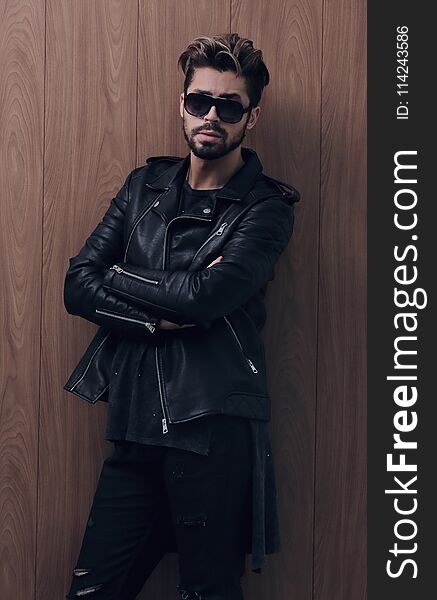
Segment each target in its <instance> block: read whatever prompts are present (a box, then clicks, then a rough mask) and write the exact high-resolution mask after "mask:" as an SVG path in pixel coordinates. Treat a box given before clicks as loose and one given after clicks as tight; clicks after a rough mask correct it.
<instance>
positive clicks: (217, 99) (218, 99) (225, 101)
mask: <svg viewBox="0 0 437 600" xmlns="http://www.w3.org/2000/svg"><path fill="white" fill-rule="evenodd" d="M188 96H202V97H204V98H210V99H211V100H212V102H211V105H210V106H209V108H208V109H207V110H206V111H205V112H204V113H203V115H194V114H193V113H191V112H190V111H189V110H188V109H187V98H188ZM229 102H232V104H238V106H240V107H241V110H242V113H241V117H240V118H239V119H238V121H227V120H226V119H223V117H222V115H221V114H220V106H221V105H223V104H228V103H229ZM213 106H215V109H216V111H217V115H218V116H219V118H220V120H221V121H223V122H224V123H232V124H235V123H239V122H240V121H241V119H242V118H243V116H244V115H245V114H246V113H247V112H249V111H250V110H251V109H252V108H253V106H252V104H249V106H248V107H247V108H244V106H243V105H242V104H241V102H239V101H238V100H232V99H231V98H222V97H221V96H211V95H210V94H200V93H199V92H189V93H188V94H185V93H184V108H185V110H186V111H187V113H188V114H189V115H191V116H192V117H198V118H200V117H204V116H205V115H207V114H208V113H209V111H210V110H211V108H212V107H213Z"/></svg>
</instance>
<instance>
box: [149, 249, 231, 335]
mask: <svg viewBox="0 0 437 600" xmlns="http://www.w3.org/2000/svg"><path fill="white" fill-rule="evenodd" d="M222 258H223V256H219V257H218V258H216V259H214V260H213V261H212V263H210V264H209V265H208V267H207V268H209V267H212V265H215V263H218V262H220V261H221V259H222ZM156 326H157V327H158V329H182V327H195V326H196V323H185V324H184V325H178V324H177V323H172V322H171V321H166V320H165V319H160V320H159V321H158V323H157V324H156Z"/></svg>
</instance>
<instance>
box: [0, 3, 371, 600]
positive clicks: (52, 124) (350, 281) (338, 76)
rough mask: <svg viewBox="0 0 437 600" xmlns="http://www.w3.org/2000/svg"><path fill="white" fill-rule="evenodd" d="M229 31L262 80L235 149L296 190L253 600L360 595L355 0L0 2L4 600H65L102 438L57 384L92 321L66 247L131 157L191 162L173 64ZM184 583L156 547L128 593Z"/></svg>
mask: <svg viewBox="0 0 437 600" xmlns="http://www.w3.org/2000/svg"><path fill="white" fill-rule="evenodd" d="M229 30H231V31H237V32H238V33H240V35H244V36H248V37H250V38H251V39H253V40H254V43H255V45H256V46H257V47H260V48H262V49H263V52H264V57H265V61H266V64H267V66H268V67H269V70H270V73H271V77H272V81H271V84H270V85H269V86H268V87H267V88H266V89H265V93H264V97H263V99H262V103H261V107H262V113H261V118H260V121H259V122H258V124H257V126H256V128H255V130H254V131H251V132H249V133H248V134H247V136H246V139H245V141H244V145H247V146H250V147H253V148H255V149H256V151H257V152H258V154H259V156H260V158H261V160H262V162H263V164H264V168H265V171H266V172H267V173H268V174H270V175H272V176H274V177H278V178H280V179H283V180H285V181H289V182H290V183H292V184H294V185H295V186H296V187H297V188H298V189H299V190H300V192H301V194H302V199H301V202H300V204H298V205H297V208H296V228H295V232H294V236H293V238H292V241H291V243H290V245H289V247H288V248H287V250H286V252H285V253H284V254H283V256H282V257H281V259H280V261H279V263H278V265H277V268H276V277H275V279H274V280H273V282H271V284H270V286H269V288H268V294H267V302H268V318H267V323H266V327H265V329H264V330H263V337H264V340H265V343H266V349H267V357H268V369H269V385H270V389H271V393H272V398H273V402H272V412H273V415H272V423H271V434H272V442H273V449H274V453H275V460H276V465H277V483H278V491H279V501H280V510H281V517H282V518H281V522H282V526H283V527H282V541H283V550H282V552H281V553H280V554H276V555H273V556H270V557H268V565H267V568H266V569H265V571H264V573H263V575H262V576H259V575H256V574H253V573H251V572H250V570H248V572H247V574H246V576H245V578H244V588H245V590H246V597H247V599H248V600H249V599H250V600H261V599H262V600H265V599H266V598H269V599H270V600H310V599H311V600H334V599H335V600H362V599H364V598H365V597H366V583H365V579H366V514H365V511H366V503H365V498H366V445H365V435H366V407H365V398H366V376H365V368H366V338H365V332H366V105H365V102H366V97H365V90H366V6H365V3H363V2H360V0H349V1H348V2H340V0H270V1H269V2H268V3H266V2H263V1H262V0H252V1H251V0H226V1H223V0H184V1H182V2H176V0H124V1H120V0H74V1H70V0H14V1H13V0H1V2H0V74H1V77H0V134H1V140H2V143H1V145H0V186H1V187H0V189H1V198H0V202H1V211H0V252H1V257H2V259H1V266H0V271H1V282H2V285H1V287H0V307H1V332H2V337H1V346H0V348H1V350H0V352H1V355H0V356H1V358H0V477H1V480H0V597H1V598H5V599H7V600H47V599H48V598H50V599H52V598H53V599H56V600H57V599H61V598H64V596H65V594H66V592H67V588H68V586H69V583H70V578H71V570H72V568H73V566H74V562H75V560H76V557H77V554H78V551H79V547H80V542H81V538H82V534H83V530H84V526H85V520H86V517H87V514H88V511H89V507H90V504H91V501H92V497H93V494H94V490H95V485H96V482H97V478H98V475H99V472H100V468H101V464H102V461H103V459H104V458H105V457H106V456H108V455H109V454H110V453H111V451H112V445H111V444H110V443H109V442H106V441H105V440H104V439H103V429H104V424H105V411H106V405H105V404H103V403H98V404H97V405H95V406H91V405H88V404H87V403H86V402H84V401H81V400H80V399H78V398H75V397H73V396H72V395H71V394H68V393H67V392H65V391H64V390H63V388H62V386H63V384H64V383H65V381H66V378H67V376H68V375H69V373H70V371H71V369H72V368H73V366H74V365H75V364H76V362H77V360H78V359H79V357H80V356H81V354H82V352H83V351H84V349H85V347H86V345H87V343H88V341H89V339H90V338H91V336H92V334H93V332H94V331H95V326H94V325H92V324H91V323H87V322H85V321H83V320H82V319H78V318H76V317H72V316H70V315H68V314H67V313H66V311H65V310H64V307H63V302H62V290H63V280H64V276H65V271H66V270H67V268H68V258H69V257H70V256H73V255H75V254H76V253H77V251H78V250H79V248H80V247H81V245H82V244H83V241H84V240H85V238H86V237H87V236H88V235H89V233H91V231H92V230H93V229H94V227H95V225H96V224H97V222H98V220H99V219H100V218H101V216H102V215H103V213H104V212H105V210H106V207H107V205H108V203H109V201H110V199H111V198H112V196H113V195H114V194H115V193H116V191H117V190H118V189H119V188H120V187H121V185H122V183H123V181H124V178H125V177H126V175H127V174H128V172H129V171H130V170H131V169H132V168H134V167H135V166H138V165H141V164H143V163H144V161H145V158H146V157H147V156H150V155H158V154H178V155H180V156H184V155H185V154H187V147H186V145H185V141H184V139H183V135H182V130H181V122H180V117H179V111H178V103H179V100H178V97H179V93H180V91H181V90H182V82H183V79H182V74H181V73H180V72H179V71H177V68H176V62H177V58H178V56H179V54H180V52H181V51H182V50H183V49H184V48H185V46H186V44H187V43H188V42H189V41H190V40H191V39H193V38H194V37H197V36H198V35H214V34H217V33H223V32H227V31H229ZM176 580H177V562H176V556H175V555H168V556H166V557H165V558H164V559H163V561H162V562H161V563H160V565H159V566H158V567H157V569H156V570H155V572H154V573H153V575H152V577H151V578H150V580H149V581H148V582H147V584H146V586H145V589H144V590H143V593H142V595H141V598H146V596H147V598H150V599H151V600H166V599H168V600H170V599H171V598H174V597H175V594H176V592H175V585H176Z"/></svg>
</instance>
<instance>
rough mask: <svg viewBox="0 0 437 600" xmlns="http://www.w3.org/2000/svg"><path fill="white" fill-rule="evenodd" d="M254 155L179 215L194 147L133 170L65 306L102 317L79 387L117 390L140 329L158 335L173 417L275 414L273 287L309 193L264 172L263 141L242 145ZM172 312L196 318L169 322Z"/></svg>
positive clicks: (82, 392)
mask: <svg viewBox="0 0 437 600" xmlns="http://www.w3.org/2000/svg"><path fill="white" fill-rule="evenodd" d="M242 157H243V159H244V160H245V164H244V166H243V167H242V168H241V169H240V170H239V171H238V172H237V173H236V174H235V175H234V176H233V177H232V178H231V179H230V180H229V182H228V183H227V185H225V186H224V187H223V188H221V189H219V190H217V192H213V193H212V194H211V195H210V196H206V197H205V201H204V202H205V205H204V206H203V205H196V206H195V208H193V209H192V210H191V211H190V212H187V213H186V214H184V215H180V216H176V217H175V216H174V215H176V214H177V206H178V201H179V193H180V190H181V186H182V184H183V181H184V179H185V176H186V173H187V170H188V166H189V163H190V154H188V155H187V156H186V157H185V158H179V157H173V156H158V157H150V158H148V159H147V161H146V164H145V165H143V166H141V167H138V168H136V169H134V170H133V171H132V172H131V173H130V174H129V175H128V177H127V179H126V181H125V183H124V185H123V187H122V188H121V190H120V191H119V192H118V193H117V195H116V196H115V198H113V199H112V201H111V203H110V206H109V208H108V210H107V212H106V214H105V215H104V216H103V218H102V220H101V222H100V223H99V224H98V225H97V227H96V229H95V230H94V231H93V233H92V234H91V235H90V236H89V238H88V239H87V240H86V243H85V245H84V246H83V248H82V249H81V250H80V252H79V254H78V255H77V256H75V257H74V258H70V266H69V269H68V272H67V274H66V278H65V286H64V303H65V307H66V309H67V311H68V312H69V313H71V314H73V315H79V316H81V317H83V318H85V319H88V320H89V321H92V322H93V323H96V324H97V325H99V326H100V328H99V330H98V331H97V333H96V335H95V336H94V338H93V340H92V342H91V344H90V346H89V347H88V349H87V350H86V352H85V354H84V356H83V357H82V358H81V360H80V361H79V364H78V365H77V366H76V368H75V369H74V371H73V373H72V374H71V376H70V378H69V379H68V381H67V383H66V384H65V386H64V388H65V389H66V390H67V391H69V392H72V393H74V394H76V395H77V396H80V397H81V398H84V399H85V400H87V401H89V402H91V403H94V402H96V401H97V400H103V401H107V399H108V389H109V386H110V377H111V362H112V356H113V353H114V350H115V348H116V346H117V340H118V339H119V338H120V336H123V337H126V336H128V337H133V338H137V339H138V337H140V338H141V339H143V340H146V341H147V342H148V343H150V344H152V345H153V346H154V350H155V357H156V361H155V364H156V370H157V376H158V382H159V391H160V399H161V406H162V411H163V417H164V418H163V422H164V423H165V422H168V421H169V422H170V423H176V422H181V421H187V420H190V419H193V418H196V417H199V416H200V415H204V414H211V413H222V414H228V415H236V416H243V417H247V418H255V419H261V420H265V421H268V420H269V419H270V399H269V394H268V390H267V378H266V364H265V354H264V344H263V340H262V337H261V335H260V332H261V329H262V328H263V326H264V323H265V320H266V312H265V304H264V294H265V290H266V286H267V283H268V282H269V281H270V280H272V279H273V277H274V266H275V263H276V261H277V259H278V258H279V256H280V255H281V253H282V252H283V250H284V249H285V247H286V246H287V244H288V241H289V239H290V237H291V234H292V231H293V223H294V210H293V209H294V206H293V204H294V203H295V202H297V201H298V200H299V198H300V195H299V192H298V191H297V190H296V189H295V188H294V187H292V186H290V185H288V184H286V183H283V182H279V181H278V180H275V179H273V178H271V177H267V176H266V175H265V174H263V173H262V165H261V163H260V161H259V159H258V156H257V154H256V152H254V151H253V150H251V149H248V148H242ZM205 227H208V231H207V234H206V236H205V229H204V228H205ZM200 231H202V238H201V239H202V240H203V241H202V242H201V243H200V244H199V239H200V238H199V235H200ZM220 255H222V256H223V258H222V260H221V262H219V263H216V264H214V265H213V266H212V267H208V266H207V265H209V263H210V262H212V261H213V260H214V259H215V258H217V257H218V256H220ZM161 318H163V319H167V320H169V321H173V322H175V323H178V324H180V325H183V324H195V325H194V326H190V327H183V328H178V329H173V330H164V329H159V328H158V327H156V326H155V325H156V323H157V322H158V321H159V319H161ZM130 376H132V377H133V376H134V374H133V373H132V374H129V377H130ZM164 426H165V425H164Z"/></svg>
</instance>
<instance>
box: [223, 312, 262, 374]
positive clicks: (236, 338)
mask: <svg viewBox="0 0 437 600" xmlns="http://www.w3.org/2000/svg"><path fill="white" fill-rule="evenodd" d="M223 318H224V320H225V321H226V323H227V325H228V328H229V330H230V331H231V332H232V337H233V339H234V340H235V341H236V343H237V344H238V347H239V349H240V351H241V355H242V357H243V358H244V360H245V361H246V362H247V364H248V365H249V367H250V368H251V369H252V373H254V374H256V373H258V369H257V368H256V367H255V365H254V364H253V362H252V361H251V360H250V358H249V357H248V356H247V354H246V352H245V351H244V349H243V345H242V343H241V341H240V338H239V337H238V334H237V332H236V331H235V328H234V327H233V325H232V323H231V322H230V320H229V319H228V317H227V316H226V315H225V316H224V317H223Z"/></svg>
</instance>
